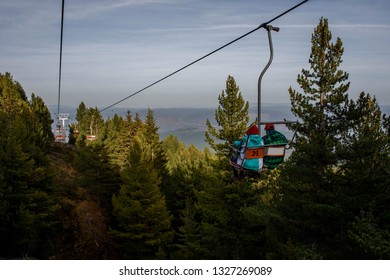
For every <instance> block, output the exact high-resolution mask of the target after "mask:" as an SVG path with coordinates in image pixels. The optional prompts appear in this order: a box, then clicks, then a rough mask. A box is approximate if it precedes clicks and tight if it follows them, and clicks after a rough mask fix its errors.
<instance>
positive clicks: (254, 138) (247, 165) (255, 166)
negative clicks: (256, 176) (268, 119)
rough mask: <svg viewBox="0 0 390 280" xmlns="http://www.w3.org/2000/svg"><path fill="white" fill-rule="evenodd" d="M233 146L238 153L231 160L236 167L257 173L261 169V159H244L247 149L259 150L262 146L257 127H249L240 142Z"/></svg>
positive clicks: (262, 142)
mask: <svg viewBox="0 0 390 280" xmlns="http://www.w3.org/2000/svg"><path fill="white" fill-rule="evenodd" d="M233 146H234V147H235V148H236V149H237V150H238V151H239V153H238V154H237V155H235V156H234V158H232V159H231V161H232V162H234V163H235V164H236V166H237V167H239V168H240V169H241V168H243V169H246V170H250V171H255V172H258V171H259V170H260V169H261V168H262V167H263V159H262V158H259V157H254V158H246V155H245V153H246V150H247V149H250V148H260V147H263V146H264V141H263V139H262V138H261V137H260V135H259V129H258V128H257V125H255V124H254V125H252V126H250V127H249V128H248V130H247V131H246V135H245V136H244V138H243V139H242V140H241V141H240V140H237V141H234V144H233Z"/></svg>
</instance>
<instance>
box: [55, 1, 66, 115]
mask: <svg viewBox="0 0 390 280" xmlns="http://www.w3.org/2000/svg"><path fill="white" fill-rule="evenodd" d="M64 6H65V0H62V15H61V39H60V68H59V73H58V102H57V104H58V107H57V114H59V113H60V104H61V76H62V38H63V35H64Z"/></svg>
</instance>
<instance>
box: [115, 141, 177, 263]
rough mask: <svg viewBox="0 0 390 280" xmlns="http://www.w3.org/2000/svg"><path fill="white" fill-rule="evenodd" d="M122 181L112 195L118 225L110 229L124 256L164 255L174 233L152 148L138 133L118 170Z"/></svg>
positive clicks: (147, 257) (145, 257)
mask: <svg viewBox="0 0 390 280" xmlns="http://www.w3.org/2000/svg"><path fill="white" fill-rule="evenodd" d="M121 177H122V180H123V184H122V185H121V188H120V190H119V194H118V195H114V196H113V198H112V202H113V207H114V216H115V217H116V219H117V221H118V226H119V228H118V229H117V230H115V231H113V234H114V236H115V237H116V240H117V242H118V243H117V244H118V246H119V249H120V252H121V254H122V256H123V257H124V258H129V259H154V258H166V257H167V255H166V252H167V246H168V244H169V243H170V242H172V239H173V235H174V232H173V230H172V227H171V220H172V218H171V215H170V214H169V212H168V210H167V207H166V202H165V198H164V196H163V195H162V194H161V192H160V187H159V185H160V183H161V177H160V176H159V172H158V171H157V170H156V169H155V167H154V163H153V161H152V148H151V147H150V145H148V144H146V143H145V139H144V138H143V137H142V135H140V136H139V137H136V138H135V141H134V144H133V146H132V148H131V149H130V152H129V157H128V162H127V164H126V167H125V169H124V170H123V171H122V173H121Z"/></svg>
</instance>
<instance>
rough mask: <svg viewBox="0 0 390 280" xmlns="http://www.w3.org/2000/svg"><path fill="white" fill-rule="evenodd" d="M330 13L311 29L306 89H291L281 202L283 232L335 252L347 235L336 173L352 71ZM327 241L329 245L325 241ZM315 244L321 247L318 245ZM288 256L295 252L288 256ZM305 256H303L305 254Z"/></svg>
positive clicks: (308, 248) (301, 80)
mask: <svg viewBox="0 0 390 280" xmlns="http://www.w3.org/2000/svg"><path fill="white" fill-rule="evenodd" d="M331 40H332V34H331V32H330V30H329V27H328V21H327V19H324V18H321V19H320V22H319V24H318V26H317V27H316V28H315V29H314V33H313V35H312V39H311V42H312V48H311V53H310V58H309V64H310V70H304V69H303V70H302V73H301V74H300V75H298V79H297V82H298V84H299V85H300V86H301V88H302V90H303V93H299V92H297V91H295V90H293V89H292V88H291V87H290V89H289V93H290V99H291V105H292V112H293V114H295V115H296V116H297V117H298V118H299V124H296V125H293V128H294V129H295V130H296V132H297V137H296V142H295V143H294V152H293V154H292V155H291V156H290V158H289V161H288V164H287V165H286V168H284V170H283V173H282V175H281V178H282V188H283V190H284V199H283V202H282V203H281V204H280V206H281V210H282V211H283V213H284V215H285V218H286V221H290V222H288V223H287V224H288V225H291V228H287V230H286V226H287V225H281V227H284V232H286V233H288V234H287V236H285V237H286V239H285V242H286V243H287V241H288V239H289V238H290V237H291V240H292V242H293V244H295V243H294V242H297V243H298V246H301V248H300V249H299V250H301V252H304V253H303V254H304V255H305V256H307V255H310V254H312V255H313V256H315V255H317V253H316V250H317V249H318V251H320V254H321V255H323V256H326V257H328V258H332V257H334V256H332V254H336V253H337V252H336V248H338V247H339V246H340V245H341V243H342V240H340V239H339V238H336V237H335V235H336V233H337V232H339V231H340V229H341V227H342V222H341V220H342V213H341V208H340V205H339V204H338V203H336V201H337V192H338V188H337V185H336V184H335V182H334V181H333V179H332V178H334V172H335V170H336V168H337V165H338V155H337V152H336V151H337V149H338V147H339V145H340V138H341V135H342V134H343V133H344V132H345V131H346V130H348V121H347V111H348V105H349V99H348V94H347V91H348V88H349V83H348V82H346V81H347V79H348V74H347V73H345V72H344V71H342V70H340V69H339V66H340V64H341V62H342V55H343V52H344V48H343V44H342V41H341V39H340V38H337V40H336V43H332V42H331ZM325 244H326V245H325ZM312 248H317V249H313V250H314V251H313V250H312ZM284 257H286V258H289V257H291V256H286V255H285V256H284ZM301 257H304V256H301Z"/></svg>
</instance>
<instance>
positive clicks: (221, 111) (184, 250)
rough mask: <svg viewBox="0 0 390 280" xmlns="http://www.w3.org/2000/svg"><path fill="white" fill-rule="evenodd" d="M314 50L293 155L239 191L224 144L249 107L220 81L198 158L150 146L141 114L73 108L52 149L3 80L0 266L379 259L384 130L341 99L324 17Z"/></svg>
mask: <svg viewBox="0 0 390 280" xmlns="http://www.w3.org/2000/svg"><path fill="white" fill-rule="evenodd" d="M311 42H312V48H311V53H310V57H309V66H310V68H309V69H308V70H305V69H303V70H302V72H301V73H300V74H299V75H298V79H297V82H298V84H299V86H300V91H298V90H295V89H293V88H292V87H290V88H289V89H288V92H289V96H290V100H291V108H292V113H293V114H294V115H295V116H296V117H297V119H298V120H299V122H298V123H295V124H291V125H289V128H290V129H291V130H293V131H295V132H296V137H295V138H294V141H293V143H292V144H291V145H292V147H293V152H292V153H291V156H289V158H288V159H286V160H285V162H284V164H283V165H282V166H280V167H279V168H277V169H273V170H268V171H266V172H263V173H261V174H260V176H258V177H256V178H245V179H243V180H240V181H232V180H231V175H232V170H231V167H230V166H229V162H228V158H229V146H228V144H229V143H231V141H233V140H236V139H239V138H240V137H242V136H243V135H244V133H245V130H246V128H247V126H248V125H249V117H248V103H247V102H246V101H245V100H244V98H243V95H242V94H241V92H240V90H239V87H238V85H237V84H236V82H235V80H234V78H233V77H231V76H228V78H227V81H226V88H225V90H224V91H222V93H221V94H220V95H219V97H218V100H219V104H220V105H219V107H218V108H217V110H216V112H215V120H216V123H217V125H216V126H213V125H212V123H213V122H211V121H210V120H205V122H206V124H207V126H208V131H207V132H206V135H205V141H207V142H208V144H209V146H210V147H211V148H210V149H208V148H206V149H204V150H203V151H201V150H199V149H198V148H196V147H195V146H193V145H190V146H185V145H184V144H183V143H182V142H180V141H179V140H178V139H177V138H176V137H174V136H168V137H166V138H165V139H162V140H161V139H160V138H159V133H158V129H159V128H158V127H157V125H156V120H155V117H154V115H153V111H152V110H149V111H148V114H147V116H146V117H145V118H144V119H141V118H140V116H139V115H137V114H135V115H133V114H132V113H131V112H128V113H127V115H126V116H120V115H115V116H114V117H112V118H107V119H103V118H102V116H101V114H100V112H99V110H98V109H97V108H88V107H87V106H86V105H85V104H84V103H83V102H81V103H80V105H79V107H78V109H77V117H76V120H77V122H76V123H74V124H72V125H71V127H70V133H69V142H68V143H57V142H55V141H54V135H53V132H52V123H53V120H52V119H51V117H50V112H49V110H48V109H47V107H46V105H45V104H44V102H43V100H42V99H41V98H40V97H38V96H36V95H35V94H32V96H31V98H28V97H27V95H26V93H25V92H24V90H23V88H22V86H21V85H20V84H19V83H18V82H17V81H14V79H13V77H12V76H11V74H9V73H4V74H0V126H1V130H0V147H1V149H0V248H1V249H0V258H2V259H390V152H389V148H390V141H389V139H390V134H389V133H390V118H389V117H388V116H386V115H384V114H382V112H381V110H380V107H379V104H378V103H377V101H376V99H375V97H373V96H371V95H369V94H366V93H364V92H362V93H361V94H360V96H359V97H358V98H357V99H356V100H353V99H351V98H350V97H349V95H348V90H349V82H348V73H346V72H344V71H342V70H340V68H339V67H340V65H341V63H342V55H343V52H344V48H343V44H342V41H341V39H340V38H337V39H336V40H335V42H332V34H331V32H330V30H329V28H328V21H327V20H326V19H324V18H321V19H320V22H319V24H318V26H317V27H316V28H315V29H314V32H313V34H312V38H311ZM91 136H93V137H91ZM92 139H93V140H92Z"/></svg>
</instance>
